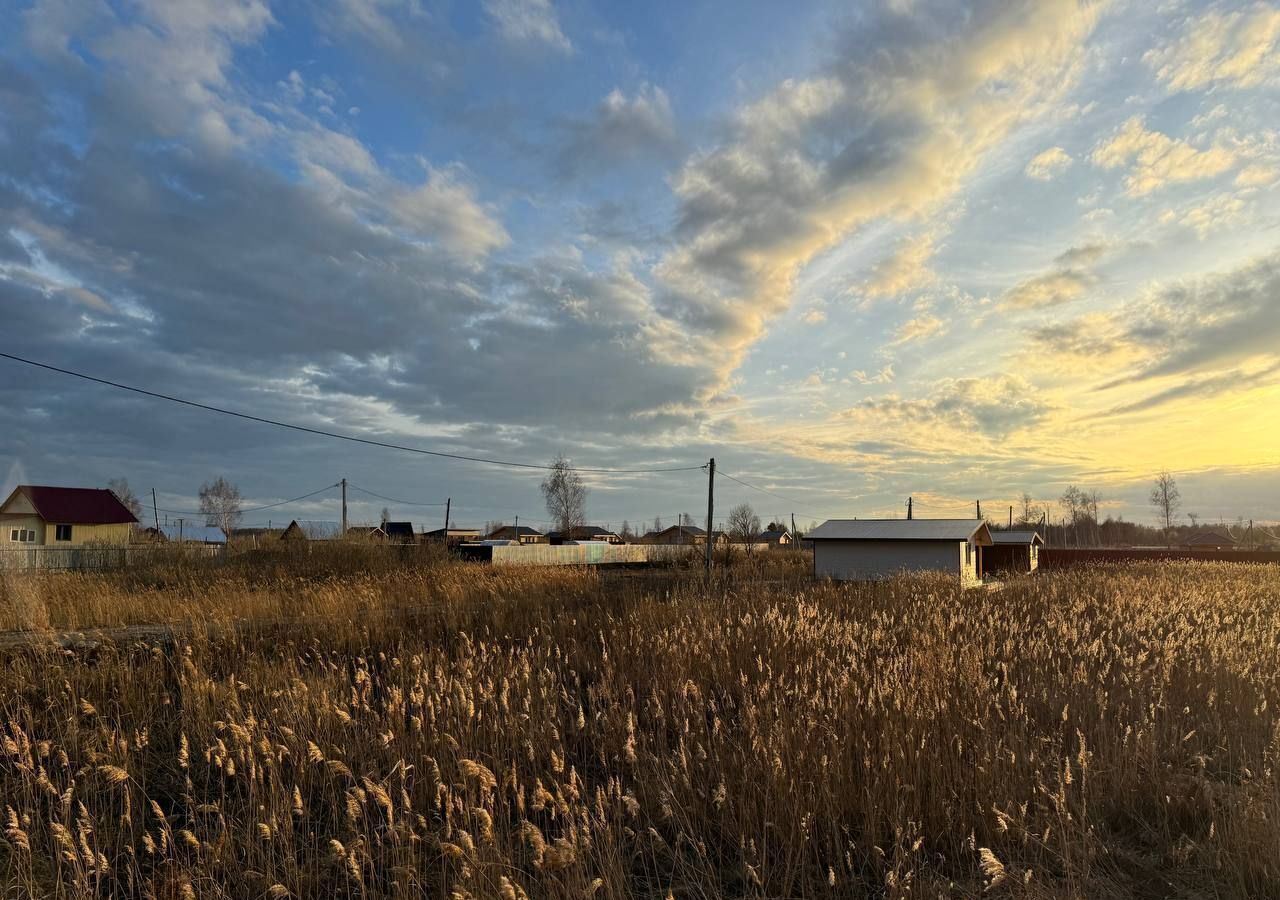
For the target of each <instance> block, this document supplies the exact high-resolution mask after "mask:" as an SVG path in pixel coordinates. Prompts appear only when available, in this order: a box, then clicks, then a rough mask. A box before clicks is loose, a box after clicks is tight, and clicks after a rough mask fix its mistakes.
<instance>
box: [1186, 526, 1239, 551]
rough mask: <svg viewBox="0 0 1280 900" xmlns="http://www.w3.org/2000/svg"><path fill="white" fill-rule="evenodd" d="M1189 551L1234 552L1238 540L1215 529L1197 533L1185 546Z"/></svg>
mask: <svg viewBox="0 0 1280 900" xmlns="http://www.w3.org/2000/svg"><path fill="white" fill-rule="evenodd" d="M1183 546H1184V547H1185V548H1186V549H1187V550H1234V549H1236V539H1235V538H1233V537H1232V536H1231V535H1229V534H1225V533H1224V532H1221V531H1217V530H1214V529H1206V530H1205V531H1200V532H1197V533H1196V534H1193V535H1192V536H1191V537H1190V538H1188V539H1187V542H1186V544H1184V545H1183Z"/></svg>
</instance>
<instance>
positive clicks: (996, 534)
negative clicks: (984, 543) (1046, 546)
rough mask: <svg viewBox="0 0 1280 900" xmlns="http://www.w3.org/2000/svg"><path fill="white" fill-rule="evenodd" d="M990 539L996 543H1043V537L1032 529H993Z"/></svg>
mask: <svg viewBox="0 0 1280 900" xmlns="http://www.w3.org/2000/svg"><path fill="white" fill-rule="evenodd" d="M991 540H993V541H995V542H996V543H997V544H1036V543H1039V544H1043V543H1044V538H1042V537H1040V535H1039V534H1037V533H1036V532H1034V531H993V532H991Z"/></svg>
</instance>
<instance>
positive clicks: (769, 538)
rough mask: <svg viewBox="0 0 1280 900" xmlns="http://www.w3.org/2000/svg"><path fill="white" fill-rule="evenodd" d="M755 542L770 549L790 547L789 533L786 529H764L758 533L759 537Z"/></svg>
mask: <svg viewBox="0 0 1280 900" xmlns="http://www.w3.org/2000/svg"><path fill="white" fill-rule="evenodd" d="M756 540H757V541H759V542H760V543H762V544H768V545H769V546H770V547H790V546H791V531H790V530H789V529H786V528H766V529H765V530H764V531H762V532H760V536H759V537H758V538H756Z"/></svg>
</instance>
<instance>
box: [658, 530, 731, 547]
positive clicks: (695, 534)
mask: <svg viewBox="0 0 1280 900" xmlns="http://www.w3.org/2000/svg"><path fill="white" fill-rule="evenodd" d="M714 540H715V543H716V544H727V543H728V542H729V536H728V535H727V534H725V533H724V532H723V531H717V532H716V533H715V538H714ZM640 542H641V543H643V544H688V545H690V546H695V545H699V544H706V542H707V533H706V532H705V531H703V530H702V529H701V528H699V527H698V526H697V525H671V526H669V527H667V528H664V529H662V530H661V531H651V532H649V533H648V534H646V535H645V536H644V537H643V538H641V539H640Z"/></svg>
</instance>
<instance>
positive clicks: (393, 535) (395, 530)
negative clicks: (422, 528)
mask: <svg viewBox="0 0 1280 900" xmlns="http://www.w3.org/2000/svg"><path fill="white" fill-rule="evenodd" d="M382 530H383V531H385V532H386V534H387V539H388V540H391V541H396V542H398V543H401V544H412V543H414V542H415V541H416V540H417V538H416V537H415V536H414V534H413V523H412V522H383V523H382Z"/></svg>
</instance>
